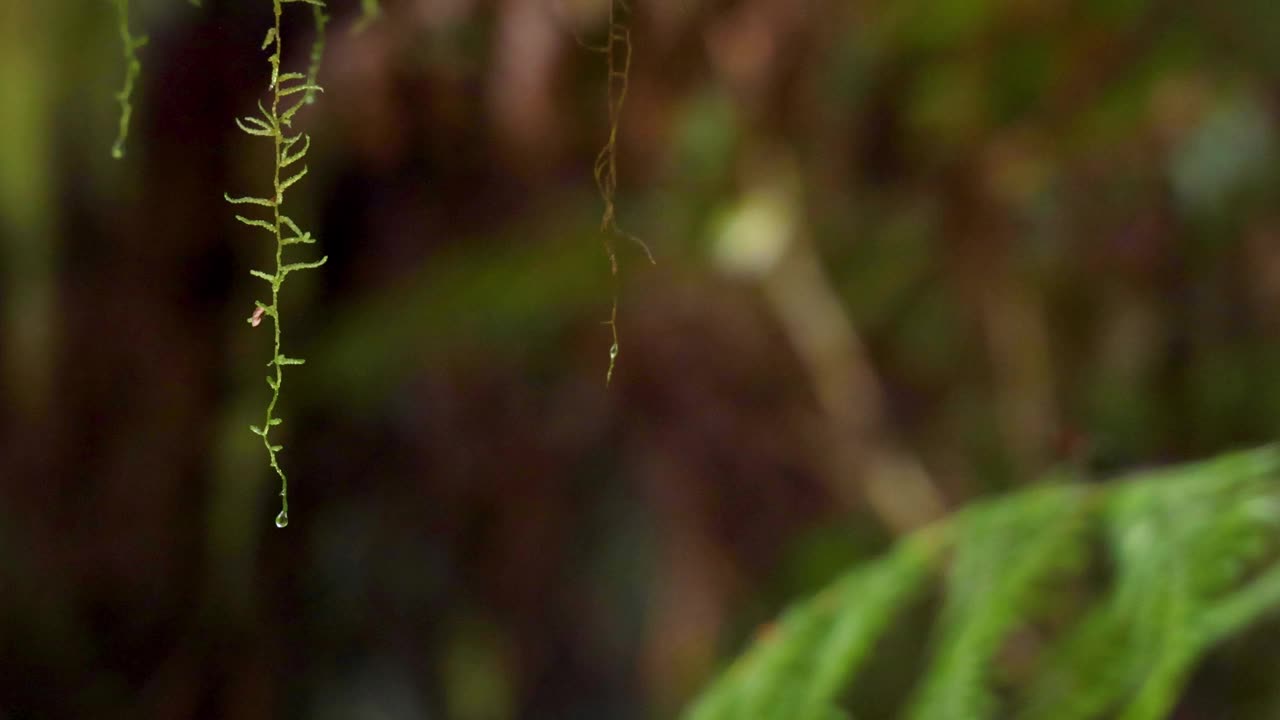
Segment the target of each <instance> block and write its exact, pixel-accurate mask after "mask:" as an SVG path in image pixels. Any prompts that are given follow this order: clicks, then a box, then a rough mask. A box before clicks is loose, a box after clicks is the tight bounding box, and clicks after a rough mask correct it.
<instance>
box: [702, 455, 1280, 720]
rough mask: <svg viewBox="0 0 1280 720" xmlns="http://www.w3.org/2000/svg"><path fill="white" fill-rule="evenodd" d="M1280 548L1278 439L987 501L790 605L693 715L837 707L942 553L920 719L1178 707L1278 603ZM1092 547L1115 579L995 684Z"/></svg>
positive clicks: (814, 712)
mask: <svg viewBox="0 0 1280 720" xmlns="http://www.w3.org/2000/svg"><path fill="white" fill-rule="evenodd" d="M1278 540H1280V452H1278V451H1277V450H1276V449H1275V448H1270V447H1269V448H1264V449H1261V450H1255V451H1250V452H1243V453H1237V454H1232V455H1228V456H1224V457H1222V458H1219V459H1216V460H1211V461H1207V462H1202V463H1196V464H1191V465H1186V466H1182V467H1177V468H1172V469H1169V470H1162V471H1159V472H1149V473H1142V474H1139V475H1135V476H1132V477H1130V478H1127V479H1122V480H1120V481H1116V482H1113V483H1110V484H1106V485H1096V484H1090V485H1055V486H1047V487H1041V488H1036V489H1032V490H1029V491H1025V492H1023V493H1020V494H1018V495H1014V496H1011V497H1009V498H1005V499H1001V500H996V501H990V502H986V503H983V504H980V505H978V506H976V507H974V508H972V509H969V510H967V511H964V512H961V513H958V514H956V515H955V516H953V517H952V518H950V519H948V520H946V521H944V522H942V523H940V524H938V525H935V526H932V527H930V528H926V529H925V530H923V531H921V532H920V533H917V534H916V535H914V536H912V537H909V538H907V539H905V540H903V541H902V542H901V544H900V545H899V547H898V548H897V549H896V550H894V551H893V553H891V554H890V555H889V556H888V557H887V558H885V559H883V560H880V561H877V562H875V563H873V564H871V565H870V566H868V567H866V568H864V569H860V570H854V571H853V572H852V573H850V574H849V575H847V576H845V578H842V579H840V580H837V581H836V583H835V584H833V585H832V586H831V587H830V588H829V589H828V590H825V591H823V592H822V593H820V594H819V595H818V596H817V597H816V598H814V599H812V600H809V601H807V602H805V603H802V604H800V605H798V606H797V607H796V608H795V609H793V610H791V611H789V612H788V613H786V614H785V615H784V616H783V618H782V620H781V621H780V622H779V623H778V625H777V629H776V630H775V631H773V632H770V633H768V634H767V635H766V636H765V637H763V638H761V639H760V640H759V641H757V642H756V644H755V645H754V646H753V647H752V648H751V649H750V650H749V651H748V652H747V653H746V654H744V655H743V656H742V658H741V659H740V660H738V661H737V662H735V663H734V664H733V665H732V666H731V667H730V668H729V669H728V670H727V671H726V672H725V673H724V674H723V675H722V676H721V677H720V678H719V679H718V680H717V681H716V682H715V683H714V684H713V685H712V686H711V687H710V688H709V689H708V690H707V691H706V692H705V693H704V694H703V695H702V696H701V698H699V699H698V700H697V701H696V702H695V703H694V704H693V705H692V707H691V708H690V710H689V711H688V713H687V714H686V717H687V718H689V719H690V720H716V719H718V718H748V717H749V718H753V719H758V720H770V719H772V718H777V719H779V720H782V719H783V718H787V719H789V718H834V717H842V716H843V715H842V711H841V710H840V708H839V707H838V705H837V700H838V698H839V697H840V696H841V694H842V693H844V692H845V691H846V690H847V689H848V688H849V687H850V686H851V685H852V680H853V679H854V677H855V676H856V674H857V672H858V670H859V669H862V668H863V667H864V665H865V663H862V662H861V660H862V659H863V658H864V657H866V648H868V647H869V646H870V645H871V643H873V642H874V640H875V638H876V637H878V636H880V635H882V634H883V633H884V632H885V631H886V630H887V628H888V626H889V625H890V623H891V622H892V619H893V616H894V611H895V610H897V609H898V607H899V606H900V605H901V604H903V602H904V601H905V600H906V599H908V598H909V596H910V594H911V593H912V592H915V591H917V590H918V589H919V588H920V587H921V586H922V585H924V584H925V583H924V582H923V581H924V580H925V579H926V578H927V577H928V575H929V568H930V567H931V566H934V565H938V564H940V563H941V562H942V558H943V551H947V550H949V551H950V554H951V556H952V557H951V560H950V561H949V563H947V570H946V573H945V578H946V580H945V586H944V591H945V601H944V603H943V609H942V611H941V614H940V617H939V619H938V621H937V623H936V628H935V631H936V632H935V643H934V646H933V655H932V659H931V661H930V663H929V665H928V669H927V671H926V672H925V674H924V676H923V677H922V678H921V679H920V680H919V682H918V683H917V687H918V690H917V693H916V696H915V699H914V701H913V703H912V705H911V707H910V708H909V710H910V712H909V714H910V715H911V716H913V717H918V718H965V719H966V720H969V719H970V718H983V717H1017V718H1026V719H1028V720H1078V719H1084V718H1115V717H1119V718H1125V719H1126V720H1156V719H1157V718H1163V717H1167V716H1168V714H1169V713H1170V711H1171V710H1172V708H1173V707H1174V705H1175V703H1176V702H1177V699H1178V696H1179V694H1180V692H1181V690H1182V687H1183V685H1184V684H1185V683H1186V680H1187V678H1188V676H1189V674H1190V673H1191V671H1192V670H1193V669H1194V667H1195V664H1196V662H1197V661H1198V660H1199V659H1200V658H1201V657H1203V656H1204V654H1205V653H1206V652H1208V651H1209V650H1210V649H1211V648H1212V647H1213V646H1214V645H1215V644H1216V643H1218V642H1220V641H1222V640H1223V639H1224V638H1227V637H1229V636H1231V635H1232V634H1234V633H1237V632H1239V631H1240V630H1242V629H1243V628H1245V627H1247V626H1248V625H1250V624H1251V623H1253V622H1256V621H1257V620H1258V619H1259V618H1260V617H1261V616H1262V615H1264V614H1265V613H1268V612H1272V611H1275V610H1277V609H1280V562H1277V561H1276V558H1275V551H1276V549H1277V545H1280V543H1278V542H1277V541H1278ZM1093 543H1102V544H1103V545H1105V547H1106V548H1107V549H1108V552H1109V555H1110V559H1111V562H1110V569H1111V572H1112V579H1111V582H1110V583H1109V585H1110V587H1109V588H1107V590H1106V591H1105V593H1104V594H1103V595H1102V596H1101V597H1100V598H1098V599H1097V600H1096V602H1094V604H1093V606H1092V607H1088V608H1086V609H1085V612H1084V613H1083V616H1082V617H1081V618H1080V619H1079V620H1078V621H1077V622H1074V623H1067V624H1066V627H1065V629H1064V630H1062V631H1061V632H1060V633H1059V637H1056V638H1054V637H1050V638H1047V641H1048V649H1047V650H1046V651H1045V652H1043V653H1042V656H1041V657H1040V659H1039V662H1038V663H1036V665H1035V670H1036V672H1035V675H1034V676H1033V677H1032V679H1031V681H1030V682H1029V683H1028V684H1027V689H1026V690H1025V691H1024V692H1023V693H1022V695H1021V696H1018V697H1013V698H1009V697H1008V696H1009V695H1010V692H1009V690H1010V689H1009V688H1006V689H1004V690H1001V689H1000V688H998V687H997V686H998V673H996V672H995V671H994V668H995V667H996V666H997V664H998V663H997V658H998V654H999V652H1000V650H1001V649H1002V648H1003V646H1004V645H1005V644H1006V643H1007V641H1008V639H1009V637H1010V636H1011V635H1012V634H1013V633H1014V632H1015V631H1017V630H1018V629H1019V628H1024V627H1027V626H1028V625H1029V623H1030V622H1031V621H1032V620H1033V619H1035V618H1036V616H1037V613H1040V611H1041V609H1042V606H1043V605H1044V602H1043V600H1044V594H1045V591H1046V590H1047V589H1048V588H1049V587H1050V586H1056V584H1057V583H1060V582H1062V581H1064V580H1066V579H1069V577H1068V575H1069V574H1070V573H1073V572H1079V571H1080V570H1081V569H1082V567H1083V566H1084V563H1082V562H1081V560H1082V559H1083V558H1085V557H1087V556H1088V553H1087V551H1088V548H1089V546H1090V544H1093ZM907 557H911V558H914V560H913V561H912V562H908V561H907V560H906V559H905V558H907ZM903 563H905V564H903ZM894 568H898V569H897V570H894ZM869 577H876V578H880V580H879V581H876V582H867V581H866V578H869ZM854 578H859V579H860V580H857V581H855V580H854ZM1051 579H1052V580H1054V581H1055V582H1054V583H1050V582H1049V581H1050V580H1051ZM852 587H857V588H859V589H858V590H851V589H850V588H852ZM876 588H879V590H877V589H876ZM886 588H889V589H890V590H891V591H886ZM830 598H837V600H836V601H834V602H832V601H831V600H830ZM877 598H878V599H877ZM840 627H847V628H859V630H858V632H857V633H855V636H856V637H857V638H858V640H857V642H856V643H852V644H851V645H850V647H858V648H860V650H858V651H856V652H837V651H834V650H833V649H832V647H833V644H835V643H838V642H839V641H838V640H837V638H838V637H840V636H841V633H840V632H837V631H836V628H840ZM1009 700H1011V701H1012V702H1009Z"/></svg>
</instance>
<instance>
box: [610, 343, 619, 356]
mask: <svg viewBox="0 0 1280 720" xmlns="http://www.w3.org/2000/svg"><path fill="white" fill-rule="evenodd" d="M617 358H618V343H614V344H613V347H611V348H609V359H610V360H616V359H617Z"/></svg>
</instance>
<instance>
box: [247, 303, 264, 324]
mask: <svg viewBox="0 0 1280 720" xmlns="http://www.w3.org/2000/svg"><path fill="white" fill-rule="evenodd" d="M266 313H267V310H266V308H264V307H262V306H261V305H259V306H258V308H257V309H256V310H254V311H253V317H251V318H249V324H250V325H252V326H254V327H258V326H259V325H261V324H262V316H263V315H265V314H266Z"/></svg>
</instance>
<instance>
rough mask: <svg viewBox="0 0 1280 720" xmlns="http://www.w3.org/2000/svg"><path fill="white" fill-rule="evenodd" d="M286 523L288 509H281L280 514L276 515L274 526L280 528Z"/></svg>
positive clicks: (287, 521) (287, 520)
mask: <svg viewBox="0 0 1280 720" xmlns="http://www.w3.org/2000/svg"><path fill="white" fill-rule="evenodd" d="M288 524H289V511H288V510H281V511H280V514H279V515H277V516H276V527H278V528H282V527H284V526H285V525H288Z"/></svg>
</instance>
